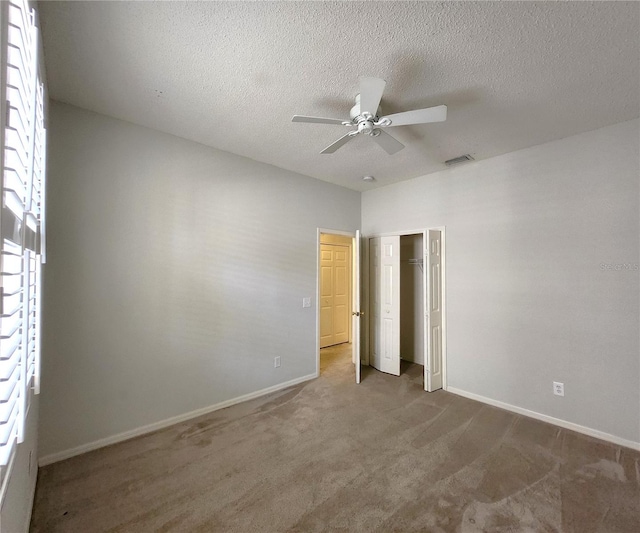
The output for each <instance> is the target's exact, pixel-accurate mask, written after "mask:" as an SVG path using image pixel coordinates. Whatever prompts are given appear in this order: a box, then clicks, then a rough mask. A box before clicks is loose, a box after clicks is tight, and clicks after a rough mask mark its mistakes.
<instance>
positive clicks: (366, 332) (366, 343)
mask: <svg viewBox="0 0 640 533" xmlns="http://www.w3.org/2000/svg"><path fill="white" fill-rule="evenodd" d="M429 230H438V231H440V232H441V236H442V241H441V244H442V390H447V266H446V265H447V259H446V257H447V255H446V250H447V248H446V246H447V245H446V241H447V239H446V226H430V227H428V228H421V229H415V230H401V231H389V232H384V233H371V234H368V235H363V236H362V240H363V245H364V249H363V252H362V255H363V257H362V269H363V272H362V274H361V277H362V287H363V289H364V290H363V292H362V295H363V297H362V308H363V309H366V310H367V314H366V315H365V320H364V321H363V324H362V326H363V332H362V341H363V346H362V364H363V365H369V354H370V349H371V345H370V344H371V339H370V331H371V327H370V324H369V321H370V320H371V316H372V313H371V310H370V298H369V266H370V265H369V239H373V238H376V237H391V236H395V235H398V236H400V237H402V236H406V235H422V244H423V246H422V261H423V267H422V268H423V272H424V275H423V287H422V289H423V290H422V309H423V310H424V326H423V331H424V340H423V343H424V362H425V363H426V362H427V361H428V359H427V358H428V353H427V350H428V349H429V345H428V342H427V337H426V335H427V283H428V281H429V280H428V277H427V274H428V272H427V271H426V262H427V261H426V253H427V246H426V244H427V241H428V231H429ZM401 283H402V281H401ZM401 320H402V319H401ZM423 379H424V378H423Z"/></svg>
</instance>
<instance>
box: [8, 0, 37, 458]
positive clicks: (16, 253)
mask: <svg viewBox="0 0 640 533" xmlns="http://www.w3.org/2000/svg"><path fill="white" fill-rule="evenodd" d="M2 9H3V11H2V16H1V17H0V20H1V21H2V24H3V25H4V27H3V28H2V30H3V32H2V35H3V40H2V47H3V49H2V53H3V58H5V57H6V62H5V61H3V64H6V72H4V73H3V77H2V81H3V84H2V87H1V94H2V101H3V103H5V106H6V107H5V106H3V109H5V113H4V114H3V116H2V117H1V119H2V134H3V135H2V152H1V155H0V157H1V159H2V177H1V179H2V205H1V206H0V212H1V215H2V216H1V217H0V236H1V238H2V242H1V244H0V268H1V280H0V283H1V286H0V288H1V291H2V292H1V293H0V310H1V316H0V467H1V466H3V465H7V464H8V463H9V461H10V460H11V457H12V454H13V451H14V449H15V446H16V444H17V443H19V442H22V440H23V439H24V426H25V419H26V416H27V412H28V408H29V398H30V396H31V391H32V390H33V391H34V392H35V393H36V394H37V393H38V392H39V389H40V322H41V319H40V297H41V276H42V267H41V265H42V263H43V259H44V253H43V250H44V190H45V188H44V184H45V151H46V150H45V139H46V131H45V129H44V87H43V84H42V82H41V80H40V74H39V62H38V49H39V44H38V30H37V28H36V26H35V12H34V11H33V10H30V9H29V7H28V4H27V2H26V1H24V0H10V1H9V2H2Z"/></svg>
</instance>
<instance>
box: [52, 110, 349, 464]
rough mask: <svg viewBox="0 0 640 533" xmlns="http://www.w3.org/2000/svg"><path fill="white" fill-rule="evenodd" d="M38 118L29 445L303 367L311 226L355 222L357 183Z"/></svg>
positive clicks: (178, 410)
mask: <svg viewBox="0 0 640 533" xmlns="http://www.w3.org/2000/svg"><path fill="white" fill-rule="evenodd" d="M49 118H50V133H49V139H50V141H49V143H50V157H49V174H48V180H49V183H48V195H49V196H48V199H49V212H48V240H49V241H48V250H49V255H48V264H47V268H46V271H45V272H46V273H45V280H44V281H45V293H44V315H45V316H46V321H45V325H44V331H43V376H42V403H41V424H40V456H41V457H42V456H47V455H50V454H56V453H59V452H63V451H65V450H69V449H72V448H75V447H78V446H82V445H85V444H87V443H90V442H92V441H95V440H98V439H104V438H107V437H110V436H113V435H116V434H118V433H121V432H125V431H128V430H132V429H135V428H139V427H141V426H144V425H147V424H151V423H155V422H158V421H162V420H164V419H167V418H170V417H173V416H177V415H181V414H184V413H187V412H190V411H193V410H196V409H200V408H205V407H207V406H210V405H214V404H216V403H219V402H222V401H224V400H228V399H232V398H235V397H238V396H241V395H244V394H247V393H251V392H254V391H258V390H261V389H264V388H267V387H270V386H274V385H277V384H279V383H283V382H286V381H289V380H292V379H295V378H300V377H303V376H308V375H310V374H313V373H314V372H315V364H316V354H315V346H316V317H315V311H314V309H315V290H316V264H317V263H316V262H317V243H316V228H317V227H324V228H332V229H337V230H346V231H354V230H356V229H357V228H358V227H359V225H360V194H359V193H358V192H354V191H350V190H347V189H344V188H341V187H337V186H335V185H330V184H327V183H324V182H321V181H318V180H314V179H311V178H308V177H305V176H302V175H298V174H294V173H292V172H288V171H285V170H281V169H278V168H275V167H272V166H269V165H265V164H262V163H258V162H255V161H252V160H249V159H246V158H243V157H239V156H235V155H232V154H229V153H226V152H221V151H218V150H215V149H212V148H208V147H205V146H202V145H199V144H195V143H193V142H189V141H186V140H183V139H179V138H177V137H173V136H170V135H166V134H162V133H159V132H156V131H153V130H149V129H146V128H142V127H138V126H134V125H132V124H129V123H126V122H122V121H119V120H115V119H111V118H107V117H105V116H101V115H98V114H94V113H90V112H87V111H83V110H80V109H78V108H74V107H71V106H68V105H64V104H60V103H56V102H52V105H51V108H50V115H49ZM304 296H311V297H313V304H312V307H311V308H310V309H303V308H302V298H303V297H304ZM276 355H278V356H281V357H282V366H281V367H280V368H277V369H275V368H274V366H273V359H274V356H276Z"/></svg>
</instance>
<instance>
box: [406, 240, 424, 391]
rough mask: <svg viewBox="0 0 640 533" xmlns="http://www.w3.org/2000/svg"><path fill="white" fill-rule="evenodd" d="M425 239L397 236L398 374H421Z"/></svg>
mask: <svg viewBox="0 0 640 533" xmlns="http://www.w3.org/2000/svg"><path fill="white" fill-rule="evenodd" d="M423 257H424V239H423V234H422V233H419V234H414V235H401V236H400V373H401V374H405V373H407V374H409V375H410V376H414V375H415V378H416V380H419V381H420V382H422V379H423V374H424V333H425V332H424V322H425V320H424V316H425V312H424V283H423V280H424V261H423Z"/></svg>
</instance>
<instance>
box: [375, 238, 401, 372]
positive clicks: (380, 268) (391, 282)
mask: <svg viewBox="0 0 640 533" xmlns="http://www.w3.org/2000/svg"><path fill="white" fill-rule="evenodd" d="M369 249H370V252H371V259H370V265H371V273H370V279H371V290H370V294H371V311H372V313H373V316H372V320H371V322H370V324H371V341H372V342H371V346H372V350H371V366H373V367H374V368H376V369H377V370H380V371H382V372H386V373H388V374H393V375H395V376H399V375H400V236H399V235H394V236H391V237H380V238H376V239H371V245H370V248H369Z"/></svg>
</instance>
